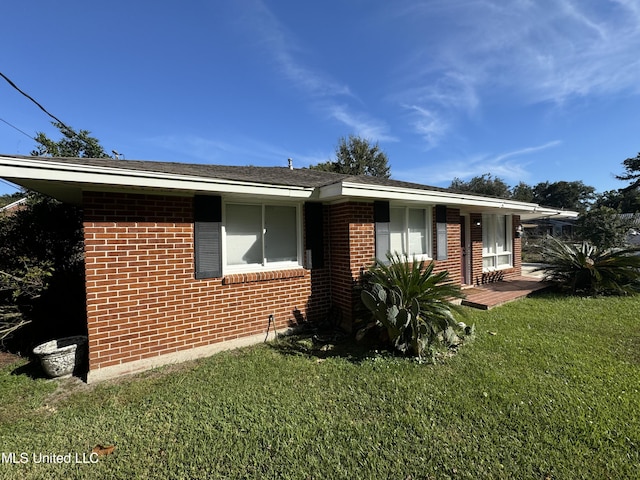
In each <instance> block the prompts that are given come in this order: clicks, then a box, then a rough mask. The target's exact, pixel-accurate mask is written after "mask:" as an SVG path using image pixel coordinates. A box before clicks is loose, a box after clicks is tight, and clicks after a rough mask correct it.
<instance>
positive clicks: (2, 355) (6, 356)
mask: <svg viewBox="0 0 640 480" xmlns="http://www.w3.org/2000/svg"><path fill="white" fill-rule="evenodd" d="M21 358H22V357H21V356H20V355H15V354H13V353H9V352H0V368H2V367H6V366H7V365H13V364H14V363H18V361H19V360H20V359H21Z"/></svg>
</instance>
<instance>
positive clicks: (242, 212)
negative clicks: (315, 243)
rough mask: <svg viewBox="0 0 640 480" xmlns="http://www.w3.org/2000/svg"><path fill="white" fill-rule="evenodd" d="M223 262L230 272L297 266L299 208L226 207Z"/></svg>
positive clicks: (239, 205)
mask: <svg viewBox="0 0 640 480" xmlns="http://www.w3.org/2000/svg"><path fill="white" fill-rule="evenodd" d="M224 225H225V247H226V248H225V252H226V255H225V258H226V265H227V266H229V267H231V269H241V270H242V269H245V268H243V267H247V268H249V267H253V268H255V267H263V266H267V265H269V266H274V267H277V266H279V265H282V266H288V265H291V264H293V263H295V264H297V263H298V261H299V258H300V255H299V248H300V247H299V237H300V235H299V222H298V207H297V206H290V205H248V204H231V203H230V204H227V205H226V207H225V221H224Z"/></svg>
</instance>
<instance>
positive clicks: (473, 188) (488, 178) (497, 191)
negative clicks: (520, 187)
mask: <svg viewBox="0 0 640 480" xmlns="http://www.w3.org/2000/svg"><path fill="white" fill-rule="evenodd" d="M449 188H451V189H452V190H458V191H460V192H471V193H477V194H480V195H489V196H491V197H500V198H509V197H510V196H511V192H510V190H509V185H507V184H506V183H505V182H504V180H502V179H501V178H499V177H494V176H492V175H491V174H490V173H483V174H482V175H480V176H476V177H473V178H472V179H471V180H469V181H468V182H465V181H464V180H461V179H460V178H458V177H456V178H454V179H453V181H452V182H451V185H450V186H449Z"/></svg>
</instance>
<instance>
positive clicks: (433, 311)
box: [361, 253, 464, 358]
mask: <svg viewBox="0 0 640 480" xmlns="http://www.w3.org/2000/svg"><path fill="white" fill-rule="evenodd" d="M387 259H388V261H389V263H388V265H387V264H384V263H382V262H380V261H378V260H376V261H375V263H374V264H373V266H372V267H370V268H369V279H368V284H369V285H368V288H365V289H364V290H363V291H362V293H361V298H362V302H363V303H364V305H365V306H366V307H367V309H368V310H370V311H371V313H372V314H373V316H374V318H375V320H376V321H377V322H378V323H379V324H380V325H382V326H384V328H385V329H386V331H387V333H388V335H389V340H390V341H391V343H392V344H393V347H394V348H395V349H396V350H398V351H400V352H402V353H404V354H408V355H414V356H417V357H419V358H421V357H423V356H424V355H425V354H426V353H432V351H433V350H432V347H433V346H434V344H435V343H436V342H442V343H444V344H446V345H450V344H452V343H454V341H455V339H456V338H457V337H456V332H455V329H456V328H457V323H456V320H455V318H454V316H453V313H452V310H457V309H458V306H457V305H454V304H453V303H452V300H454V299H456V298H462V297H463V296H464V295H463V294H462V292H461V290H460V286H459V285H456V284H454V283H452V282H451V280H450V277H449V272H447V271H444V272H439V273H433V267H434V264H433V263H429V264H426V262H424V261H417V260H416V259H415V258H414V259H413V260H412V261H409V260H408V259H404V258H402V257H401V256H400V255H399V254H397V253H396V254H394V255H391V254H388V255H387Z"/></svg>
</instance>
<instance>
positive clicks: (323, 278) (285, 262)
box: [0, 155, 576, 381]
mask: <svg viewBox="0 0 640 480" xmlns="http://www.w3.org/2000/svg"><path fill="white" fill-rule="evenodd" d="M0 177H2V178H4V179H6V180H8V181H10V182H13V183H16V184H18V185H21V186H23V187H25V188H28V189H32V190H35V191H38V192H42V193H45V194H49V195H51V196H53V197H55V198H58V199H59V200H61V201H64V202H71V203H74V204H78V205H81V206H82V209H83V215H84V238H85V266H86V269H85V272H86V275H85V280H86V308H87V330H88V337H89V372H88V381H95V380H99V379H104V378H109V377H113V376H117V375H121V374H124V373H131V372H135V371H140V370H143V369H147V368H151V367H154V366H158V365H161V364H165V363H170V362H177V361H182V360H186V359H190V358H196V357H201V356H206V355H210V354H211V353H214V352H216V351H218V350H221V349H225V348H230V347H233V346H239V345H245V344H249V343H254V342H258V341H262V340H264V339H265V335H266V332H268V331H269V327H270V326H272V327H273V326H275V327H276V328H277V329H283V328H286V327H287V326H288V325H291V324H293V323H296V322H300V321H302V320H308V321H316V320H319V319H322V318H323V317H325V316H326V315H327V313H328V312H329V310H330V309H331V311H332V312H334V314H339V315H341V317H342V322H343V323H344V324H346V325H349V324H350V322H352V321H353V320H354V316H355V309H356V308H357V305H358V299H359V294H358V289H357V287H358V283H359V281H360V276H361V273H362V272H363V271H364V270H365V269H366V268H367V267H368V266H369V265H371V263H372V261H373V259H374V258H381V259H383V258H384V257H385V254H386V253H387V252H389V251H397V252H401V253H404V254H407V255H409V256H416V257H417V258H421V259H427V260H429V261H433V262H435V263H436V269H437V270H445V269H446V270H449V272H450V274H451V277H452V278H453V280H454V281H456V282H458V283H460V284H461V285H472V284H477V283H480V282H483V281H484V280H486V279H487V278H488V276H489V275H492V274H493V275H494V276H495V272H499V274H500V276H501V277H504V278H509V277H512V276H519V275H520V273H521V270H520V268H521V264H520V238H519V232H520V231H521V230H522V228H521V222H523V221H525V220H530V219H533V218H540V217H558V218H559V217H573V216H575V215H576V213H575V212H564V211H561V210H556V209H551V208H543V207H540V206H539V205H536V204H531V203H523V202H516V201H511V200H506V199H500V198H490V197H483V196H478V195H471V194H462V193H456V192H453V191H450V190H448V189H443V188H436V187H429V186H426V185H420V184H415V183H409V182H402V181H397V180H389V179H382V178H375V177H367V176H349V175H341V174H334V173H328V172H320V171H315V170H310V169H305V168H302V169H293V168H287V167H237V166H221V165H205V164H185V163H167V162H152V161H131V160H112V159H86V158H43V157H25V156H16V155H0ZM271 331H273V329H271Z"/></svg>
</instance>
